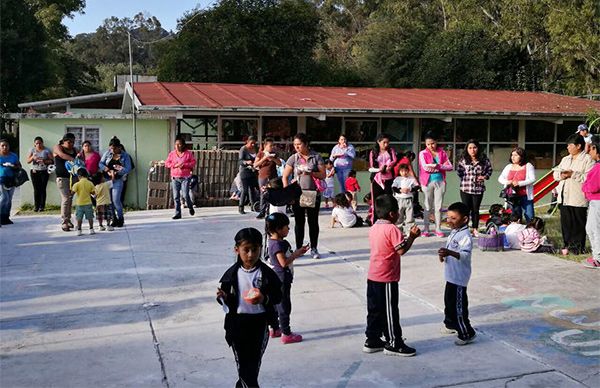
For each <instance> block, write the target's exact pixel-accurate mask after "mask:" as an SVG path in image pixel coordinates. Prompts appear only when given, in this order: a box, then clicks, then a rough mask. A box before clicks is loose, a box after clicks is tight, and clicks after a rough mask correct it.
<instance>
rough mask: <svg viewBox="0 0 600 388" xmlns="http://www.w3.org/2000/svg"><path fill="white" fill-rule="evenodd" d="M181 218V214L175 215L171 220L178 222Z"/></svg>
mask: <svg viewBox="0 0 600 388" xmlns="http://www.w3.org/2000/svg"><path fill="white" fill-rule="evenodd" d="M180 218H181V214H175V215H174V216H173V217H171V219H173V220H178V219H180Z"/></svg>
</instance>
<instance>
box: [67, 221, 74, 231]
mask: <svg viewBox="0 0 600 388" xmlns="http://www.w3.org/2000/svg"><path fill="white" fill-rule="evenodd" d="M67 225H69V228H71V229H73V228H74V227H75V226H73V223H72V222H71V220H68V221H67Z"/></svg>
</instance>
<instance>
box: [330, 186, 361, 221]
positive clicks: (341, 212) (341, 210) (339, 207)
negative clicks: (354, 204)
mask: <svg viewBox="0 0 600 388" xmlns="http://www.w3.org/2000/svg"><path fill="white" fill-rule="evenodd" d="M333 203H334V204H335V207H334V208H333V211H332V212H331V227H332V228H335V224H336V223H339V224H340V225H342V228H356V227H359V226H363V219H362V218H360V217H359V216H358V215H357V214H356V212H355V211H354V210H352V208H351V207H350V201H349V200H348V197H347V196H346V193H339V194H338V195H336V196H335V198H334V199H333Z"/></svg>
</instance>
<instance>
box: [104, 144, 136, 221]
mask: <svg viewBox="0 0 600 388" xmlns="http://www.w3.org/2000/svg"><path fill="white" fill-rule="evenodd" d="M98 168H99V169H100V171H102V172H104V173H105V175H106V177H107V179H110V180H112V189H111V201H112V205H113V208H114V209H115V211H116V213H117V214H116V216H115V217H114V218H113V225H112V226H116V227H122V226H123V224H124V222H125V219H124V217H123V202H122V201H121V192H122V191H123V176H124V175H127V174H128V173H129V171H130V170H131V158H130V157H129V155H128V154H127V152H125V151H123V147H122V146H121V141H120V140H119V139H118V138H117V137H116V136H115V137H113V138H112V139H110V142H109V143H108V151H106V152H105V153H104V155H102V158H101V159H100V163H99V164H98Z"/></svg>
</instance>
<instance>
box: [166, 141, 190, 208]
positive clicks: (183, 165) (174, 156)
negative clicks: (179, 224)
mask: <svg viewBox="0 0 600 388" xmlns="http://www.w3.org/2000/svg"><path fill="white" fill-rule="evenodd" d="M195 166H196V159H195V158H194V154H192V152H191V151H188V150H187V149H186V144H185V139H184V138H183V137H179V136H178V137H177V139H176V140H175V149H174V150H173V151H171V152H169V156H168V157H167V160H166V161H165V167H167V168H170V169H171V189H172V190H173V202H175V215H174V216H173V219H174V220H178V219H180V218H181V197H180V193H181V192H182V191H183V198H185V203H186V204H187V207H188V210H189V211H190V216H193V215H194V214H195V213H196V212H195V211H194V203H193V202H192V198H191V197H190V178H191V177H192V170H193V169H194V167H195Z"/></svg>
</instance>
